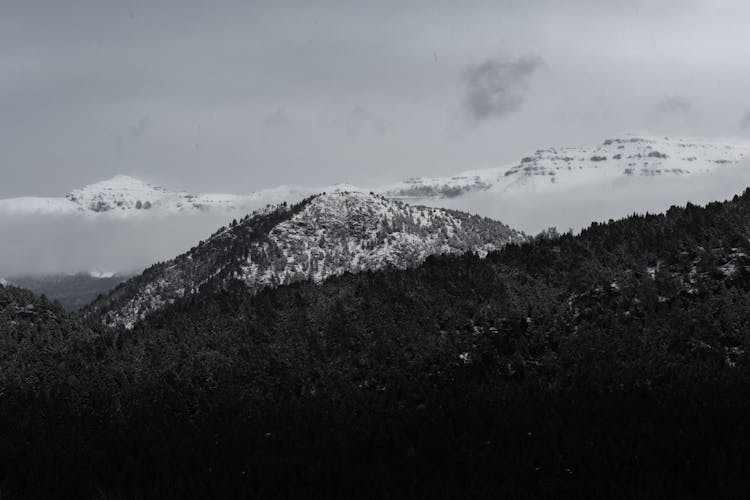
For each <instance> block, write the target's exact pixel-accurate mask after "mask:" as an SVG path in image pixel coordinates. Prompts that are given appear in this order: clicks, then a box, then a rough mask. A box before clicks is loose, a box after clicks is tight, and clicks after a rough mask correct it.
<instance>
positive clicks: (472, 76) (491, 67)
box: [463, 56, 544, 121]
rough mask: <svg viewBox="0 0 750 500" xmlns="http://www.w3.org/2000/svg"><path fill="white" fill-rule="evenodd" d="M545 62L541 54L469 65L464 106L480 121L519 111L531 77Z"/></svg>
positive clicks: (465, 75)
mask: <svg viewBox="0 0 750 500" xmlns="http://www.w3.org/2000/svg"><path fill="white" fill-rule="evenodd" d="M543 64H544V62H543V61H542V59H541V58H540V57H538V56H525V57H521V58H519V59H516V60H515V61H505V60H496V59H493V60H488V61H485V62H483V63H481V64H479V65H476V66H473V67H471V68H469V69H467V70H466V71H465V72H464V74H463V82H464V84H465V85H466V95H465V97H464V110H465V111H466V113H467V114H468V116H469V117H470V118H472V119H474V120H477V121H482V120H487V119H490V118H498V117H502V116H505V115H507V114H509V113H513V112H515V111H518V110H519V109H520V108H521V106H522V105H523V102H524V99H525V97H526V92H527V90H528V86H529V79H530V78H531V76H532V75H533V74H534V73H535V72H536V71H537V70H538V69H539V68H541V67H542V65H543Z"/></svg>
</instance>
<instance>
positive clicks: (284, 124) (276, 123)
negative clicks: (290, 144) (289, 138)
mask: <svg viewBox="0 0 750 500" xmlns="http://www.w3.org/2000/svg"><path fill="white" fill-rule="evenodd" d="M263 125H265V126H266V127H268V128H271V129H276V130H280V129H289V128H291V127H292V119H291V118H289V115H287V113H286V111H284V110H283V109H277V110H276V111H274V112H273V113H271V114H268V115H266V116H265V118H263Z"/></svg>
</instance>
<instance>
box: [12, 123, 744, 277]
mask: <svg viewBox="0 0 750 500" xmlns="http://www.w3.org/2000/svg"><path fill="white" fill-rule="evenodd" d="M748 158H749V157H748V147H747V146H746V145H744V144H741V143H727V142H712V141H706V140H702V141H699V140H685V139H674V138H671V139H668V138H654V137H649V136H622V137H621V138H614V139H608V140H606V141H603V142H602V143H600V144H598V145H596V146H592V147H574V148H546V149H539V150H537V151H536V152H535V153H532V154H530V155H528V156H526V157H523V158H521V159H519V160H518V162H517V163H515V164H511V165H507V166H501V167H492V168H486V169H482V170H475V171H467V172H464V173H460V174H457V175H454V176H452V177H445V178H415V179H409V180H406V181H403V182H400V183H395V184H388V185H383V186H379V187H377V186H376V187H370V188H367V187H364V188H363V187H356V186H350V185H347V184H339V185H335V186H328V187H292V186H280V187H278V188H274V189H268V190H263V191H258V192H255V193H250V194H247V195H228V194H194V193H188V192H180V191H171V190H169V189H166V188H163V187H158V186H154V185H151V184H149V183H146V182H144V181H141V180H137V179H133V178H131V177H127V176H118V177H115V178H113V179H111V180H109V181H104V182H100V183H96V184H93V185H90V186H87V187H85V188H81V189H79V190H73V191H71V192H70V193H69V194H68V195H67V196H65V197H60V198H15V199H6V200H0V214H2V217H0V232H1V233H2V234H5V235H7V236H8V237H7V238H5V239H4V240H3V241H2V242H0V276H6V277H8V276H11V277H12V276H17V275H24V274H59V273H63V274H65V273H78V272H85V273H87V272H89V271H90V270H92V269H94V268H99V269H108V270H112V271H117V272H121V273H126V274H128V273H135V272H140V271H141V270H142V269H144V268H146V267H148V266H149V265H150V264H152V263H154V262H156V261H162V260H166V259H169V258H171V257H173V256H174V255H177V254H179V253H182V252H184V251H186V250H188V249H189V248H190V247H191V246H192V245H193V242H194V241H196V240H200V239H204V238H206V237H208V236H209V235H210V234H211V233H212V232H213V231H214V230H215V228H216V227H220V226H224V225H227V224H228V223H229V222H231V220H232V219H235V218H240V217H243V216H244V215H246V214H248V213H250V212H251V211H253V210H256V209H260V208H263V207H264V206H266V205H267V204H277V203H281V202H284V201H286V202H288V203H295V202H298V201H300V200H302V199H303V198H305V197H308V196H311V195H313V194H316V193H321V192H324V191H325V192H329V193H330V192H342V191H360V192H370V191H372V192H375V193H378V194H381V195H383V196H385V197H387V198H391V199H399V200H404V201H408V202H409V203H412V204H416V205H420V204H422V205H430V206H434V207H444V208H451V209H455V210H461V211H465V212H470V213H476V214H479V215H482V216H486V217H490V218H493V219H495V220H500V221H503V222H504V223H506V224H508V225H510V226H511V227H514V228H516V229H518V230H522V231H524V232H526V233H528V234H535V233H538V232H539V231H542V230H544V229H546V228H548V227H552V226H555V227H557V228H559V229H560V230H563V231H565V230H567V229H568V228H572V229H574V230H576V231H577V230H580V229H582V228H583V227H586V226H587V225H588V224H590V223H591V222H593V221H599V222H602V221H607V220H609V219H610V218H618V217H624V216H626V215H628V214H631V213H645V212H659V211H663V210H666V209H667V208H669V206H671V205H673V204H678V205H683V204H685V203H687V202H689V201H690V202H693V203H707V202H709V201H712V200H723V199H727V198H729V197H731V196H732V195H733V194H734V193H735V192H736V190H737V186H741V185H749V184H750V162H749V160H748Z"/></svg>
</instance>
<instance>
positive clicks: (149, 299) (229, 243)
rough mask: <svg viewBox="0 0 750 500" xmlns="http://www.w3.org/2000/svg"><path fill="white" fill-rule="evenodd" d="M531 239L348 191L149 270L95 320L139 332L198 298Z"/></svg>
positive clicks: (99, 305)
mask: <svg viewBox="0 0 750 500" xmlns="http://www.w3.org/2000/svg"><path fill="white" fill-rule="evenodd" d="M525 239H526V237H525V235H523V233H520V232H518V231H514V230H512V229H510V228H509V227H507V226H505V225H504V224H502V223H500V222H496V221H492V220H489V219H485V218H483V217H478V216H472V215H469V214H466V213H462V212H456V211H452V210H445V209H440V208H430V207H423V206H412V205H408V204H406V203H403V202H400V201H394V200H389V199H387V198H384V197H382V196H380V195H376V194H366V193H362V192H358V191H343V192H335V193H326V194H318V195H314V196H310V197H308V198H306V199H305V200H303V201H302V202H300V203H298V204H296V205H288V204H283V205H281V206H277V207H276V208H275V209H273V208H271V207H269V208H268V209H266V210H261V211H257V212H255V213H253V214H252V215H249V216H246V217H244V218H243V219H241V220H240V221H239V222H237V221H235V222H233V223H232V224H231V225H230V226H229V227H224V228H221V229H220V230H219V231H218V232H216V233H215V234H214V235H212V236H211V237H210V238H209V239H208V240H206V241H203V242H201V243H200V244H199V245H197V246H195V247H193V248H192V249H191V250H190V251H188V252H187V253H184V254H182V255H180V256H178V257H176V258H175V259H173V260H171V261H168V262H165V263H163V264H158V265H156V266H153V267H151V268H149V269H147V270H146V271H145V272H144V273H143V275H141V276H138V277H136V278H133V279H132V280H131V281H129V282H127V283H126V284H125V285H123V286H122V287H121V288H118V290H116V291H115V292H113V293H112V294H111V295H110V296H109V297H105V298H103V299H102V300H99V301H98V302H96V303H94V304H93V306H92V308H93V312H94V313H95V314H97V315H99V317H100V318H102V320H103V321H104V322H105V323H107V324H123V325H126V326H132V325H133V324H134V323H135V322H137V321H138V320H139V319H141V318H143V317H144V316H145V315H146V314H148V313H149V312H151V311H154V310H157V309H160V308H162V307H164V306H165V305H167V304H169V303H171V302H174V301H175V300H178V299H181V298H183V297H186V296H188V295H191V294H193V293H196V292H197V291H198V290H206V289H207V290H222V289H229V288H234V287H235V286H236V285H240V286H242V287H244V288H245V289H246V290H247V291H248V293H256V292H258V291H260V290H262V289H264V288H268V287H275V286H278V285H287V284H291V283H296V282H301V281H313V282H316V283H319V282H322V281H323V280H325V279H327V278H329V277H331V276H337V275H341V274H343V273H347V272H351V273H356V272H364V271H375V270H379V269H384V268H387V267H395V268H398V269H405V268H408V267H414V266H417V265H419V264H420V263H421V262H423V261H424V260H425V259H426V258H427V257H429V256H430V255H441V254H460V253H464V252H476V253H478V254H480V255H485V254H486V253H487V252H489V251H492V250H497V249H499V248H501V247H502V246H504V245H505V244H507V243H510V242H520V241H524V240H525Z"/></svg>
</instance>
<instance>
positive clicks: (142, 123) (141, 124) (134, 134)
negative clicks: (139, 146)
mask: <svg viewBox="0 0 750 500" xmlns="http://www.w3.org/2000/svg"><path fill="white" fill-rule="evenodd" d="M150 125H151V117H150V116H142V117H141V118H140V119H139V120H138V122H137V123H136V124H135V125H133V126H132V127H130V129H128V137H129V138H130V139H131V140H136V139H140V138H141V137H143V136H144V135H145V133H146V130H147V129H148V127H149V126H150Z"/></svg>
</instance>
